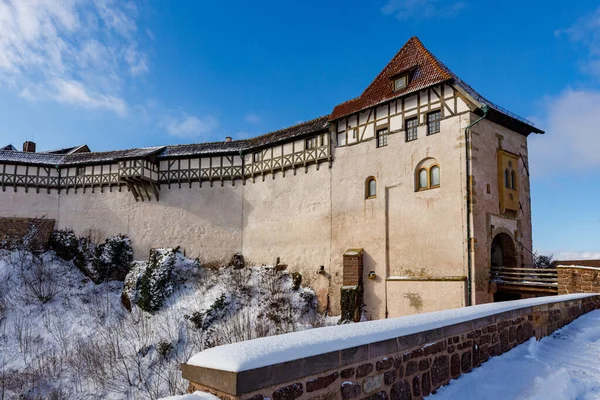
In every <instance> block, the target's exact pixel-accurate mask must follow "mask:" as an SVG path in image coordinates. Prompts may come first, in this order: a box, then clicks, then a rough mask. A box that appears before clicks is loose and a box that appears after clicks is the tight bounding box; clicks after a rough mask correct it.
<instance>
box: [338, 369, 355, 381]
mask: <svg viewBox="0 0 600 400" xmlns="http://www.w3.org/2000/svg"><path fill="white" fill-rule="evenodd" d="M354 373H355V370H354V368H346V369H344V370H342V372H340V376H341V377H342V379H349V378H352V377H353V376H354Z"/></svg>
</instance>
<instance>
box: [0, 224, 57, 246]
mask: <svg viewBox="0 0 600 400" xmlns="http://www.w3.org/2000/svg"><path fill="white" fill-rule="evenodd" d="M54 223H55V221H54V220H53V219H47V218H40V219H36V218H4V217H0V247H2V246H1V244H2V243H3V242H4V243H5V245H6V246H8V247H10V246H11V245H12V244H13V243H15V242H16V241H19V240H22V239H23V238H26V237H27V236H28V234H29V235H31V237H30V238H28V239H29V240H30V242H29V243H27V245H28V246H29V248H31V249H40V248H47V246H48V241H49V240H50V235H51V234H52V231H53V229H54Z"/></svg>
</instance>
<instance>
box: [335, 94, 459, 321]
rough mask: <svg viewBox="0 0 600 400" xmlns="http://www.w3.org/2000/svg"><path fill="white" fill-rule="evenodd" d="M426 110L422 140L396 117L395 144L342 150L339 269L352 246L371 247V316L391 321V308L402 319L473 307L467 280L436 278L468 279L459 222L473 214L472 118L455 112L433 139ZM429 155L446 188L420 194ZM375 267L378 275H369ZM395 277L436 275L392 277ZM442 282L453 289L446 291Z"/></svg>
mask: <svg viewBox="0 0 600 400" xmlns="http://www.w3.org/2000/svg"><path fill="white" fill-rule="evenodd" d="M415 104H416V102H415ZM413 115H414V114H413ZM413 115H408V116H407V117H411V116H413ZM425 115H426V113H425V112H423V113H421V115H420V118H421V124H422V125H421V126H420V127H419V128H418V129H419V130H418V139H417V140H415V141H411V142H406V141H405V132H404V130H403V124H404V120H403V118H394V119H391V121H389V131H390V132H396V133H392V134H390V135H389V137H388V144H387V146H384V147H377V146H376V141H375V139H373V140H370V141H368V142H365V143H360V144H356V145H348V146H343V147H336V148H335V152H334V156H335V162H334V167H333V169H332V174H333V182H335V184H334V185H333V186H332V221H333V226H332V255H333V258H332V263H333V267H332V269H333V270H336V271H339V270H341V262H342V258H341V257H336V256H338V255H341V254H343V253H344V252H345V251H346V250H347V249H349V248H362V249H363V263H364V267H363V281H364V299H365V304H366V312H367V315H369V317H370V318H385V317H386V311H387V316H388V317H397V316H402V315H409V314H415V313H418V312H422V311H423V310H428V311H434V310H440V309H445V308H449V307H460V306H464V305H465V299H466V294H465V293H466V292H465V285H464V284H463V283H462V282H463V281H460V282H458V283H455V282H452V283H450V284H448V283H444V284H436V280H438V281H443V280H444V279H445V278H447V277H448V276H452V277H465V276H466V260H465V257H464V253H465V250H466V237H465V235H464V224H462V225H461V224H460V223H458V224H457V221H464V219H465V217H464V215H465V212H464V200H463V199H464V194H463V187H464V183H463V179H464V178H463V177H464V172H463V170H464V167H462V165H464V164H463V161H462V160H463V159H464V157H461V154H463V153H464V148H463V149H462V150H461V149H460V137H459V132H460V126H461V123H462V122H461V121H463V120H465V119H466V118H467V117H466V114H463V115H457V116H448V117H447V118H445V119H443V120H442V121H441V131H440V132H439V133H436V134H434V135H431V136H428V135H427V126H426V124H424V118H425ZM376 129H377V128H375V129H374V130H376ZM428 159H435V161H436V162H437V164H439V166H440V169H441V185H440V187H439V188H434V189H431V190H425V191H416V187H415V184H416V182H415V174H416V172H417V169H418V166H419V164H420V163H421V162H422V161H424V160H428ZM369 176H373V177H375V178H376V180H377V196H376V198H369V199H367V198H366V196H365V189H364V188H365V181H366V179H367V178H368V177H369ZM371 271H373V272H375V275H376V277H375V279H367V278H368V274H369V272H371ZM395 276H401V277H405V278H413V279H418V278H421V277H428V278H430V280H429V281H428V282H419V283H417V282H418V281H416V280H415V281H414V282H411V281H410V280H406V281H403V282H402V283H398V282H391V281H389V280H387V278H388V277H395ZM334 283H335V284H336V285H335V286H336V287H339V286H340V285H341V281H339V282H338V281H334ZM442 287H443V288H444V289H448V290H444V291H440V290H439V289H440V288H442ZM415 298H417V299H415ZM411 299H412V300H413V301H411ZM415 300H416V303H418V304H419V307H415V306H414V304H415Z"/></svg>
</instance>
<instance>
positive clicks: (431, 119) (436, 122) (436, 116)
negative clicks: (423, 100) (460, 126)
mask: <svg viewBox="0 0 600 400" xmlns="http://www.w3.org/2000/svg"><path fill="white" fill-rule="evenodd" d="M441 119H442V112H441V111H440V110H438V111H434V112H430V113H429V114H427V134H428V135H433V134H434V133H438V132H439V131H440V120H441Z"/></svg>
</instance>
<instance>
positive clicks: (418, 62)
mask: <svg viewBox="0 0 600 400" xmlns="http://www.w3.org/2000/svg"><path fill="white" fill-rule="evenodd" d="M404 72H410V74H409V75H411V79H410V81H409V82H408V85H407V86H406V88H404V89H403V90H399V91H394V86H393V85H394V82H393V78H394V77H396V76H398V75H399V74H402V73H404ZM453 78H454V76H453V74H452V73H451V72H450V71H449V70H448V68H447V67H446V66H444V65H443V64H442V63H441V62H439V61H438V60H437V59H436V58H435V57H434V56H433V54H431V53H430V52H429V50H427V49H426V48H425V46H423V43H421V41H420V40H419V39H418V38H417V37H416V36H414V37H412V38H410V39H409V41H408V42H406V44H405V45H404V46H402V48H401V49H400V51H399V52H398V53H397V54H396V55H395V56H394V58H392V61H390V62H389V64H388V65H387V66H386V67H385V68H384V69H383V71H381V72H380V73H379V75H377V77H376V78H375V80H374V81H373V82H371V84H370V85H369V87H367V88H366V89H365V91H364V92H363V93H362V94H361V95H360V96H359V97H357V98H354V99H352V100H349V101H346V102H344V103H342V104H339V105H338V106H336V107H335V108H334V109H333V112H332V113H331V116H330V117H329V120H330V121H333V120H336V119H339V118H341V117H345V116H347V115H350V114H353V113H355V112H358V111H360V110H364V109H365V108H369V107H372V106H374V105H376V104H379V103H382V102H384V101H386V100H391V99H393V98H396V97H400V96H403V95H406V94H409V93H413V92H417V91H419V90H422V89H425V88H428V87H430V86H432V85H436V84H439V83H442V82H446V81H450V80H452V79H453Z"/></svg>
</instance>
